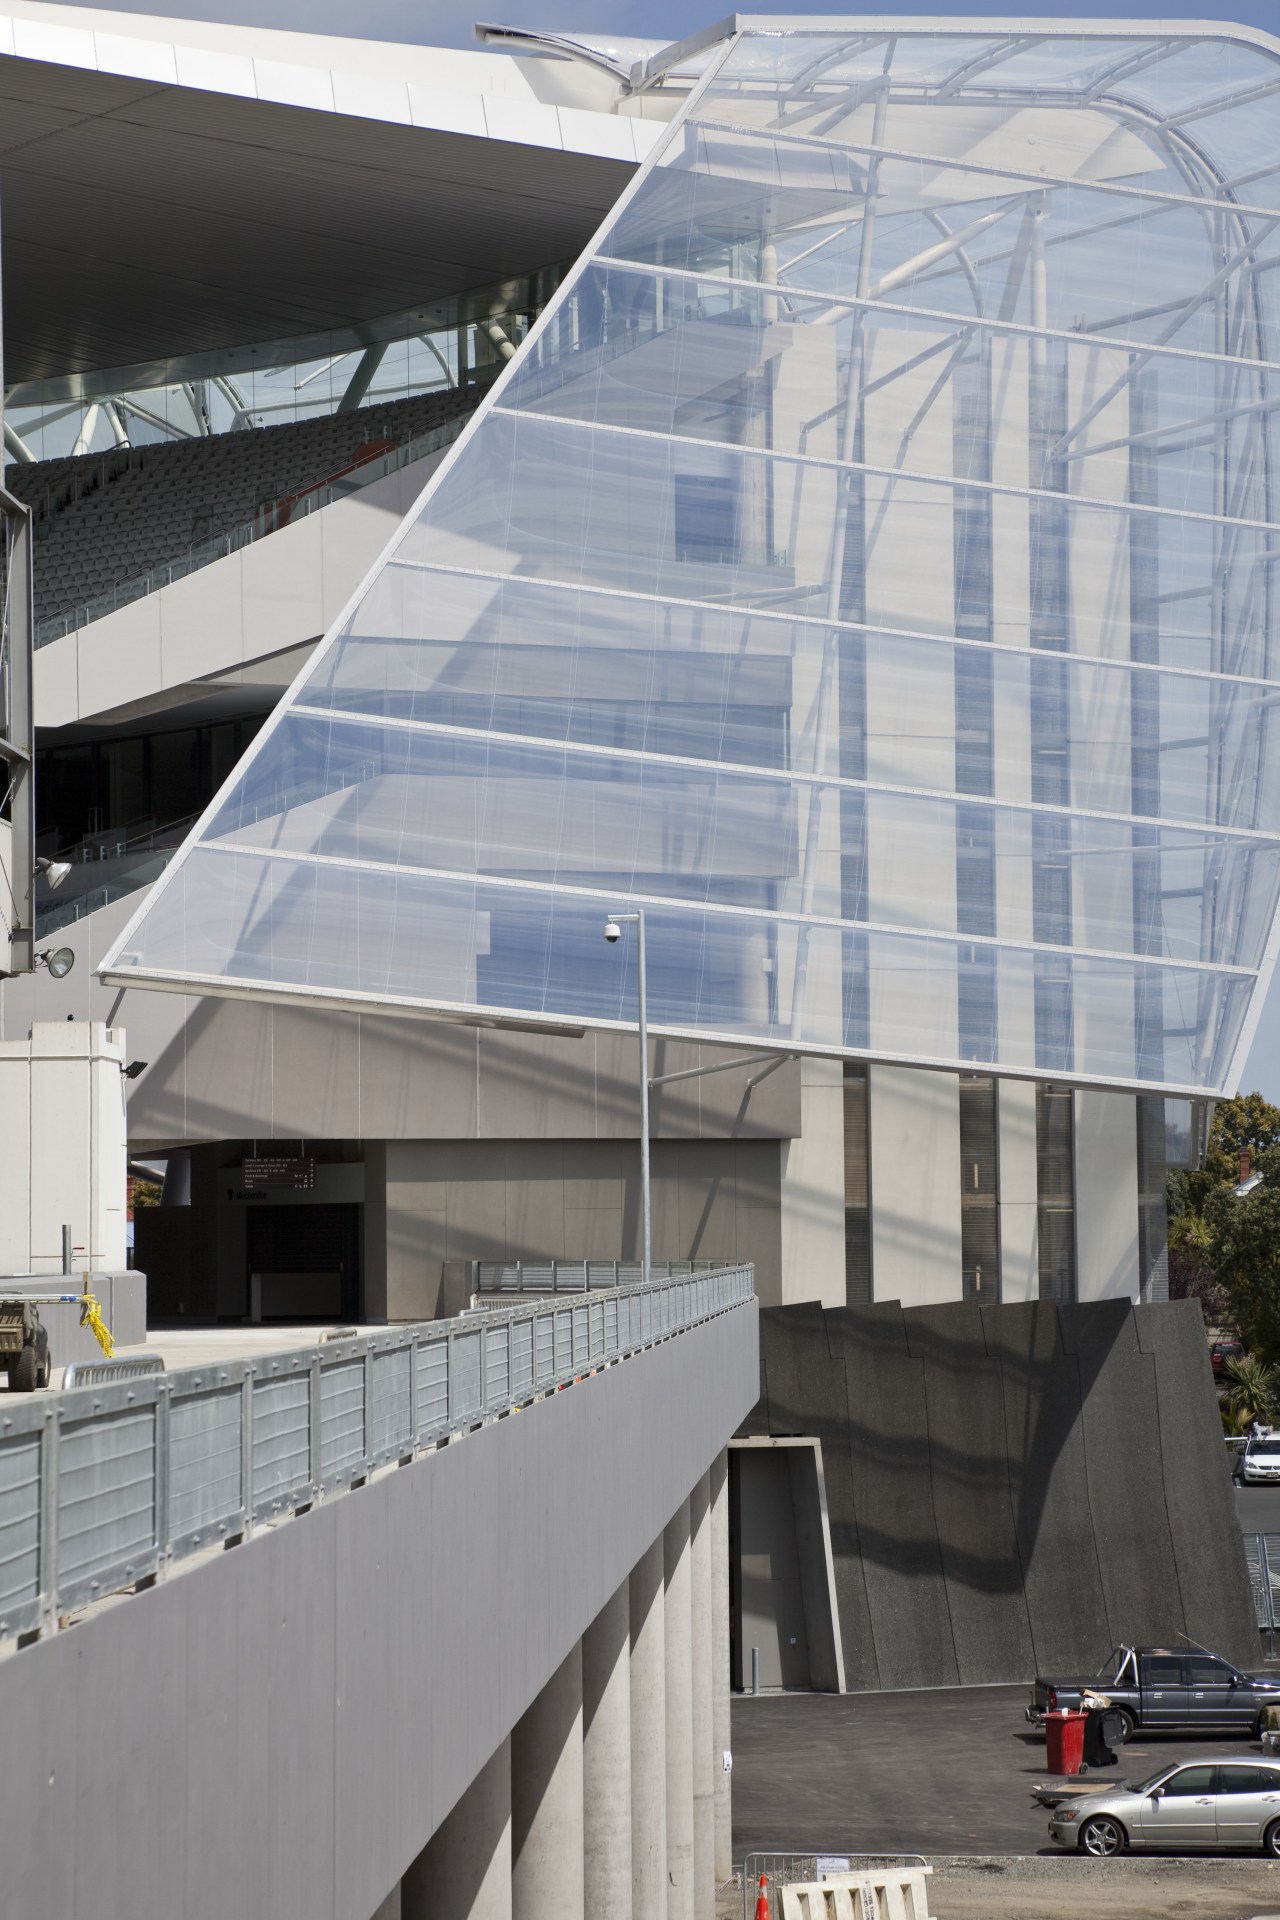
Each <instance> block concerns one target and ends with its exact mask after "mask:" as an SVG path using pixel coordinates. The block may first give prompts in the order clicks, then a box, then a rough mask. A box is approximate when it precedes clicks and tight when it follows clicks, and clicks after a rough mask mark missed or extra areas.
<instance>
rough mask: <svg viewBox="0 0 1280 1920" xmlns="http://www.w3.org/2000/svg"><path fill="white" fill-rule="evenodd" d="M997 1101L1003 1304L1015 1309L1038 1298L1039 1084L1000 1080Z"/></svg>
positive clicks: (997, 1086)
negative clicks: (1037, 1162) (1037, 1130)
mask: <svg viewBox="0 0 1280 1920" xmlns="http://www.w3.org/2000/svg"><path fill="white" fill-rule="evenodd" d="M996 1098H997V1102H998V1106H997V1115H998V1119H997V1125H998V1129H999V1132H998V1162H999V1186H998V1189H997V1193H998V1199H999V1209H1000V1299H1001V1302H1002V1303H1004V1304H1011V1303H1013V1302H1016V1301H1019V1300H1037V1299H1039V1297H1040V1249H1039V1231H1038V1225H1037V1222H1038V1212H1037V1209H1038V1204H1039V1189H1038V1183H1037V1178H1036V1089H1035V1083H1034V1081H1031V1080H1000V1081H998V1082H997V1083H996Z"/></svg>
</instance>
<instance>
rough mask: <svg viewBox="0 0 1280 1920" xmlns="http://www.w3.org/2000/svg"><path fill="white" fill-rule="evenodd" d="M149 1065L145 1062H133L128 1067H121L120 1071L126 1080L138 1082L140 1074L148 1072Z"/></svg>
mask: <svg viewBox="0 0 1280 1920" xmlns="http://www.w3.org/2000/svg"><path fill="white" fill-rule="evenodd" d="M147 1064H148V1063H147V1062H146V1061H145V1060H131V1061H130V1062H129V1064H128V1066H127V1067H121V1069H120V1071H121V1073H122V1074H123V1075H124V1077H125V1079H126V1080H136V1079H137V1077H138V1075H139V1074H140V1073H145V1072H146V1070H147Z"/></svg>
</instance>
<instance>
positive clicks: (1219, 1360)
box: [1209, 1340, 1244, 1380]
mask: <svg viewBox="0 0 1280 1920" xmlns="http://www.w3.org/2000/svg"><path fill="white" fill-rule="evenodd" d="M1243 1359H1244V1348H1243V1346H1242V1345H1241V1344H1240V1342H1239V1341H1238V1340H1215V1341H1214V1343H1213V1345H1212V1346H1211V1347H1210V1349H1209V1365H1210V1366H1211V1367H1212V1368H1213V1377H1214V1379H1215V1380H1221V1379H1222V1377H1223V1376H1224V1374H1225V1373H1226V1371H1227V1362H1228V1360H1243Z"/></svg>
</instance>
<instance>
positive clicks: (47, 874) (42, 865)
mask: <svg viewBox="0 0 1280 1920" xmlns="http://www.w3.org/2000/svg"><path fill="white" fill-rule="evenodd" d="M70 871H71V862H70V861H69V860H50V859H48V858H47V857H46V856H45V855H44V854H41V856H40V858H39V859H38V860H37V861H36V872H37V873H38V874H43V876H44V878H45V879H46V880H47V881H48V883H49V885H50V886H51V887H60V886H61V885H62V883H63V881H64V880H65V879H66V877H67V875H68V874H69V873H70Z"/></svg>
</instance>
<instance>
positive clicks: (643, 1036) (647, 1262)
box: [604, 907, 653, 1287]
mask: <svg viewBox="0 0 1280 1920" xmlns="http://www.w3.org/2000/svg"><path fill="white" fill-rule="evenodd" d="M624 922H626V923H630V924H632V925H634V927H635V930H636V980H637V983H638V987H639V1000H640V1211H641V1217H642V1235H643V1238H642V1254H641V1270H640V1271H641V1279H642V1280H643V1282H644V1284H645V1286H646V1287H647V1286H648V1284H649V1278H650V1269H651V1267H652V1265H653V1247H652V1242H651V1240H650V1235H649V1003H648V998H647V995H646V990H645V977H644V909H643V907H638V908H637V909H636V911H635V912H634V913H611V914H610V915H609V918H608V919H607V920H606V921H605V926H604V937H605V939H606V940H607V941H608V942H609V945H610V946H616V945H617V943H618V941H619V940H621V938H622V926H623V923H624Z"/></svg>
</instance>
